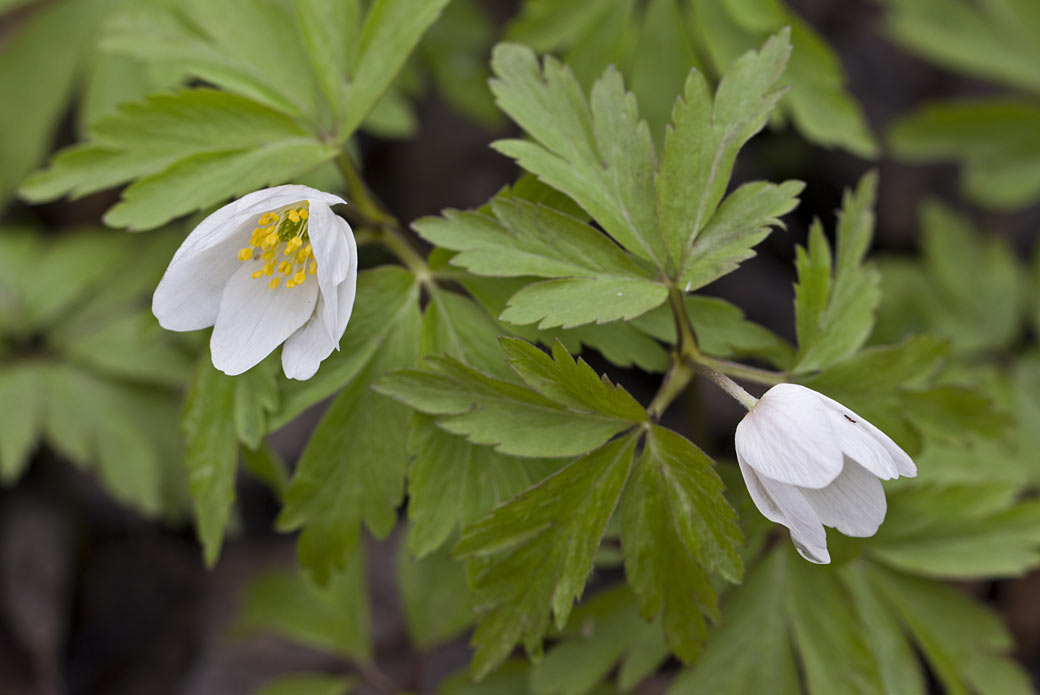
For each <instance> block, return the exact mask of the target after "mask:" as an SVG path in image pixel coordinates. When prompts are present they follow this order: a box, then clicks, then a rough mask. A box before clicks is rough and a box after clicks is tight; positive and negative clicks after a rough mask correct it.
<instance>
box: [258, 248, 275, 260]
mask: <svg viewBox="0 0 1040 695" xmlns="http://www.w3.org/2000/svg"><path fill="white" fill-rule="evenodd" d="M260 258H263V259H264V260H265V261H270V260H272V259H273V258H274V249H270V250H268V251H264V252H263V253H262V254H260Z"/></svg>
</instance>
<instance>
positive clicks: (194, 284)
mask: <svg viewBox="0 0 1040 695" xmlns="http://www.w3.org/2000/svg"><path fill="white" fill-rule="evenodd" d="M243 245H244V244H243V243H242V241H241V240H240V239H237V238H235V237H229V238H227V239H225V240H223V241H222V242H220V243H218V244H217V245H215V246H212V247H210V248H208V249H205V250H204V251H202V252H200V253H193V254H190V255H187V256H185V255H181V254H180V253H179V252H178V255H177V256H174V258H173V261H171V262H170V266H169V267H168V268H167V269H166V272H165V273H163V276H162V279H161V280H160V281H159V286H158V287H156V288H155V294H153V295H152V313H153V314H155V318H157V319H159V325H160V326H162V327H163V328H165V329H167V330H171V331H194V330H198V329H199V328H205V327H206V326H212V325H213V323H214V322H215V321H216V320H217V311H218V309H219V308H220V295H221V293H222V292H223V291H224V286H225V285H226V284H227V282H228V279H230V277H231V276H232V275H233V274H234V273H235V271H237V270H238V267H239V266H240V265H242V261H240V260H238V250H239V249H240V248H241V247H242V246H243ZM182 248H183V247H182Z"/></svg>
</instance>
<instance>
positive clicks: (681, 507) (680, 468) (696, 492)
mask: <svg viewBox="0 0 1040 695" xmlns="http://www.w3.org/2000/svg"><path fill="white" fill-rule="evenodd" d="M722 490H723V485H722V481H721V480H719V478H718V476H717V475H716V474H715V472H714V470H712V461H711V459H709V458H708V457H707V456H706V455H705V454H704V453H703V452H701V451H700V450H699V449H698V448H697V447H695V446H694V445H693V444H691V443H690V442H689V441H688V440H686V439H685V438H683V437H681V436H679V435H677V434H675V433H674V432H671V431H669V430H666V429H663V428H661V427H653V428H652V429H651V430H650V432H649V434H648V436H647V438H646V442H645V446H644V448H643V453H642V455H641V456H640V458H639V461H638V463H637V464H636V468H635V471H634V473H633V475H632V479H631V480H630V481H629V483H628V485H627V486H626V488H625V496H624V500H623V501H622V506H621V514H622V524H621V545H622V548H623V550H624V555H625V574H626V576H627V577H628V581H629V584H630V585H631V586H632V588H633V590H634V591H635V593H636V597H637V598H638V600H639V607H640V612H641V613H642V614H643V616H644V617H646V618H653V617H655V616H657V615H658V614H659V613H660V614H661V615H662V622H663V624H664V631H665V635H666V636H667V638H668V643H669V645H670V646H671V648H672V650H673V651H675V653H676V654H678V655H679V656H680V657H681V658H682V659H684V660H687V661H690V660H692V659H693V658H694V657H695V656H696V654H697V652H698V651H699V649H700V646H701V644H702V643H703V641H704V637H705V634H706V625H705V621H704V615H705V614H706V615H708V616H711V617H713V618H717V617H718V612H717V608H716V605H715V590H714V588H713V587H712V585H711V583H710V581H709V578H708V572H711V571H715V572H718V573H720V574H721V575H722V576H723V577H725V578H726V579H727V580H729V581H731V582H738V581H740V578H741V575H742V573H743V564H742V563H741V560H740V556H739V555H738V554H737V551H736V547H737V546H738V545H740V544H741V543H742V542H743V536H742V535H741V533H740V529H739V527H738V525H737V520H736V514H735V513H734V511H733V509H732V508H731V507H730V506H729V504H727V502H726V500H725V498H724V497H723V495H722Z"/></svg>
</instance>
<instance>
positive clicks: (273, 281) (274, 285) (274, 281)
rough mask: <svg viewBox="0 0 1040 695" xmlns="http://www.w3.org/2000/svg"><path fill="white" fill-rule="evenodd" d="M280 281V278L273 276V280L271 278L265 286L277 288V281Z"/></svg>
mask: <svg viewBox="0 0 1040 695" xmlns="http://www.w3.org/2000/svg"><path fill="white" fill-rule="evenodd" d="M281 281H282V279H281V278H275V279H274V280H271V282H270V283H268V285H267V286H268V287H270V288H271V289H272V290H274V289H277V288H278V283H280V282H281Z"/></svg>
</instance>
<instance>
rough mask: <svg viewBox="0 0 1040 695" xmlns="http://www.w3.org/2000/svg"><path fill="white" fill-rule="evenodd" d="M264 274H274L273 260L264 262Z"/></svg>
mask: <svg viewBox="0 0 1040 695" xmlns="http://www.w3.org/2000/svg"><path fill="white" fill-rule="evenodd" d="M264 275H268V276H270V275H274V261H268V262H267V263H264Z"/></svg>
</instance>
